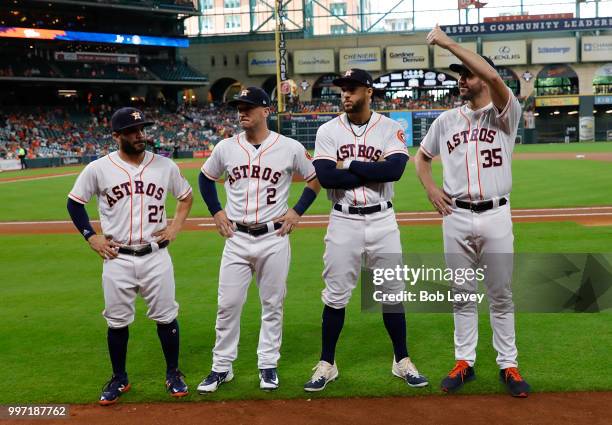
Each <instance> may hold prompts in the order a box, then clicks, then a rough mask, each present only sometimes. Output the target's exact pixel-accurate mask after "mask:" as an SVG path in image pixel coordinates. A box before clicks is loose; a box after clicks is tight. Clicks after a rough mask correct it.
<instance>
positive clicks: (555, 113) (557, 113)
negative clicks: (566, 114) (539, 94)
mask: <svg viewBox="0 0 612 425" xmlns="http://www.w3.org/2000/svg"><path fill="white" fill-rule="evenodd" d="M560 113H561V112H559V111H555V112H553V114H554V115H559V114H560Z"/></svg>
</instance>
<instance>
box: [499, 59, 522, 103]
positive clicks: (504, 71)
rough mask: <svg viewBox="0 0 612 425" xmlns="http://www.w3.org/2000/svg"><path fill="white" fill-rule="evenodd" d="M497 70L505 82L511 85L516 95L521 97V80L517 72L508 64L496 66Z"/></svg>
mask: <svg viewBox="0 0 612 425" xmlns="http://www.w3.org/2000/svg"><path fill="white" fill-rule="evenodd" d="M495 70H496V71H497V73H498V74H499V76H500V77H502V79H503V80H504V83H506V85H507V86H508V87H510V90H512V93H514V95H515V96H516V97H519V96H520V95H521V80H520V79H519V77H518V76H517V75H516V73H515V72H514V71H513V70H512V69H510V68H508V67H507V66H496V67H495Z"/></svg>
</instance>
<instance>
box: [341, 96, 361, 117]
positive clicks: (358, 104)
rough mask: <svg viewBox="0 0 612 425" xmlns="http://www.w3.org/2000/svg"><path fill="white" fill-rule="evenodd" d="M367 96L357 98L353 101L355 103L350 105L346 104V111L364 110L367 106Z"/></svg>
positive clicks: (357, 111)
mask: <svg viewBox="0 0 612 425" xmlns="http://www.w3.org/2000/svg"><path fill="white" fill-rule="evenodd" d="M365 102H366V100H365V98H361V99H357V100H354V101H353V104H352V105H351V106H349V107H346V106H344V112H347V113H350V114H352V113H359V112H361V111H363V108H364V106H365Z"/></svg>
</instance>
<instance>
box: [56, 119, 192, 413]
mask: <svg viewBox="0 0 612 425" xmlns="http://www.w3.org/2000/svg"><path fill="white" fill-rule="evenodd" d="M152 124H153V123H152V122H151V121H147V120H145V117H144V114H143V113H142V111H139V110H138V109H135V108H121V109H119V110H117V111H116V112H115V113H114V114H113V116H112V118H111V128H112V132H113V133H112V135H113V139H114V140H115V141H116V142H117V144H118V145H119V150H118V151H116V152H112V153H110V154H108V155H106V156H103V157H102V158H100V159H97V160H96V161H93V162H91V163H90V164H88V165H87V166H86V167H85V169H84V170H83V171H82V172H81V174H80V175H79V177H78V178H77V181H76V183H75V185H74V187H73V188H72V190H71V191H70V194H69V195H68V198H69V199H68V212H69V213H70V217H71V218H72V221H73V222H74V224H75V226H76V228H77V229H78V230H79V232H80V233H81V234H82V235H83V236H84V237H85V240H87V242H88V243H89V246H90V247H91V249H93V250H94V251H95V252H97V253H98V254H99V255H100V257H102V258H103V259H104V263H103V266H102V289H103V291H104V312H103V313H102V314H103V316H104V318H105V319H106V321H107V323H108V351H109V354H110V359H111V363H112V367H113V375H112V377H111V379H110V381H109V382H108V383H107V384H106V385H105V386H104V389H103V390H102V396H101V397H100V404H101V405H103V406H105V405H109V404H113V403H115V402H116V401H117V399H118V398H119V396H120V395H121V394H122V393H125V392H127V391H129V390H130V387H131V385H130V383H129V381H128V375H127V373H126V368H125V363H126V356H127V343H128V326H129V325H130V323H132V322H133V321H134V302H135V301H136V295H137V294H138V293H140V294H141V295H142V297H143V298H144V300H145V302H146V304H147V306H148V310H147V316H148V317H149V318H150V319H152V320H154V321H155V322H157V334H158V335H159V339H160V341H161V346H162V350H163V352H164V357H165V359H166V388H167V390H168V391H169V392H170V395H172V396H173V397H183V396H185V395H187V393H188V389H187V385H186V384H185V381H184V380H183V374H182V373H181V371H180V370H179V369H178V357H179V326H178V322H177V320H176V317H177V314H178V304H177V303H176V301H175V299H174V271H173V267H172V260H171V258H170V254H168V250H167V249H166V247H167V246H168V244H169V243H170V242H171V241H173V240H174V239H175V238H176V235H177V233H178V232H179V230H180V229H181V227H182V226H183V223H184V222H185V219H186V218H187V215H188V214H189V210H190V209H191V203H192V195H191V187H190V186H189V183H187V180H185V178H184V177H183V176H182V175H181V173H180V171H179V168H178V166H177V165H176V164H175V163H174V162H172V161H171V160H169V159H167V158H164V157H162V156H159V155H155V154H153V153H151V152H146V151H145V146H146V140H145V133H144V127H146V126H149V125H152ZM168 193H171V194H172V195H173V196H174V197H175V198H176V199H178V203H177V208H176V214H175V217H174V220H173V221H172V224H170V225H167V221H166V212H165V203H166V196H167V195H168ZM94 195H95V196H96V197H97V199H98V211H99V213H100V222H101V225H102V232H103V234H101V235H98V234H96V232H95V231H94V229H93V228H92V227H91V223H90V222H89V217H88V216H87V212H86V211H85V204H86V203H87V202H89V200H90V199H91V197H92V196H94Z"/></svg>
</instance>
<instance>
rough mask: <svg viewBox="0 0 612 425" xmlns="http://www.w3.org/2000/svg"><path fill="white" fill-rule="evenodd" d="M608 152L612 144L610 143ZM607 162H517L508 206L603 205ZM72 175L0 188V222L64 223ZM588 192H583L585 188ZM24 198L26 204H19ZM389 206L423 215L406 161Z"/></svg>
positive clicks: (200, 211)
mask: <svg viewBox="0 0 612 425" xmlns="http://www.w3.org/2000/svg"><path fill="white" fill-rule="evenodd" d="M610 148H611V149H612V144H611V145H610ZM611 164H612V163H609V162H601V161H584V160H548V161H533V160H520V161H514V163H513V180H514V182H513V185H514V189H513V192H512V206H513V207H514V208H549V207H551V208H552V207H563V206H578V205H583V206H586V205H607V204H609V203H610V187H612V166H611ZM433 167H434V174H435V175H436V176H437V180H438V181H439V182H440V181H441V177H442V176H441V174H442V173H441V170H442V168H441V165H440V163H434V164H433ZM198 173H199V169H187V170H184V172H183V174H184V175H185V177H186V178H187V179H188V180H189V182H190V183H191V185H192V187H193V188H194V189H195V201H194V203H193V208H192V212H191V216H192V217H204V216H209V215H210V214H209V213H208V210H207V209H206V206H205V205H204V202H203V201H202V199H201V197H200V195H199V192H198V190H197V187H198ZM75 180H76V176H65V177H57V178H53V179H48V180H35V181H23V182H15V183H7V184H0V199H2V200H3V208H2V209H0V221H29V220H66V219H68V216H67V212H66V201H67V195H68V192H69V191H70V189H71V188H72V186H73V184H74V181H75ZM303 186H304V184H303V183H294V184H292V187H291V192H290V197H289V205H293V204H294V203H295V202H296V201H297V199H298V198H299V196H300V194H301V192H302V188H303ZM585 188H588V190H585ZM218 192H219V198H220V199H221V203H222V204H225V193H224V191H223V189H222V188H219V190H218ZM26 199H27V203H25V206H24V202H25V200H26ZM394 204H395V208H396V210H397V211H428V210H430V209H431V207H430V204H429V201H428V200H427V197H426V195H425V193H424V191H423V189H422V187H421V185H420V183H419V181H418V178H417V177H416V173H415V170H414V163H412V162H410V163H409V164H408V166H407V168H406V171H405V172H404V176H403V177H402V179H401V180H400V181H399V182H398V183H396V184H395V198H394ZM329 208H330V206H329V201H328V200H327V198H326V196H325V194H324V193H321V195H319V196H318V198H317V200H316V201H315V203H314V204H313V206H312V207H311V208H310V209H309V211H308V212H309V213H310V214H327V213H328V212H329ZM88 211H89V214H90V217H92V218H96V217H97V216H98V214H97V211H96V205H95V202H90V203H89V205H88ZM168 214H170V215H172V214H174V201H173V200H169V202H168Z"/></svg>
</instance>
